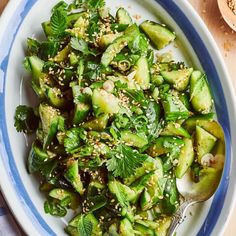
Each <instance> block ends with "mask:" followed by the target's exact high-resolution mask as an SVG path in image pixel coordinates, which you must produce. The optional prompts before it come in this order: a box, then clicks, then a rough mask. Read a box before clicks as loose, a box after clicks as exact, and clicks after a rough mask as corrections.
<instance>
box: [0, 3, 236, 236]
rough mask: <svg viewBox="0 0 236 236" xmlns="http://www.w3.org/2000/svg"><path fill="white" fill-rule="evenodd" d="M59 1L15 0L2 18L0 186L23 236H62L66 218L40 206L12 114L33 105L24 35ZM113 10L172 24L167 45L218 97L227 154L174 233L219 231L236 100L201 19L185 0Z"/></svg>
mask: <svg viewBox="0 0 236 236" xmlns="http://www.w3.org/2000/svg"><path fill="white" fill-rule="evenodd" d="M56 2H57V1H56V0H51V1H47V0H40V1H39V0H15V1H14V0H12V1H10V3H9V5H8V6H7V8H6V10H5V12H4V13H3V15H2V16H1V20H0V29H1V32H0V156H1V158H0V173H1V178H0V185H1V189H2V191H3V193H4V195H5V198H6V199H7V201H8V203H9V205H10V207H11V209H12V212H13V214H14V215H15V217H16V219H17V220H18V222H19V223H20V225H21V226H22V228H23V229H24V231H25V232H26V233H27V235H45V236H46V235H64V231H63V228H64V226H65V224H66V223H67V219H66V218H63V219H60V218H54V217H51V216H48V215H46V214H45V213H44V211H43V201H44V197H43V196H42V194H41V193H40V191H39V190H38V187H37V186H38V183H37V180H36V179H34V178H32V176H29V175H28V173H27V171H26V168H25V156H26V155H27V151H28V145H27V142H30V140H26V139H24V136H23V135H22V134H19V133H17V132H16V131H15V128H14V125H13V124H14V120H13V119H14V112H15V108H16V106H17V105H19V104H29V105H34V101H35V95H34V94H33V92H32V90H31V89H30V85H29V81H28V80H27V76H26V75H25V72H24V70H23V67H22V60H23V58H24V47H25V39H26V38H27V37H28V36H35V37H37V38H40V37H41V35H42V34H41V32H42V30H41V27H40V24H41V22H43V21H45V20H47V19H48V18H49V16H50V9H51V7H52V6H53V5H54V4H55V3H56ZM107 5H108V6H109V7H110V8H111V9H113V10H114V11H115V10H116V9H117V8H116V7H118V6H124V7H125V8H127V9H128V10H129V12H130V13H131V15H140V16H141V19H140V21H142V19H151V20H157V19H162V21H164V22H165V23H166V24H168V25H169V26H170V27H172V28H173V29H175V31H176V33H177V37H178V41H177V47H176V45H172V46H169V47H167V48H166V49H165V50H172V51H173V52H174V56H175V58H176V59H177V60H184V61H188V62H190V64H192V66H194V67H196V68H202V70H204V71H205V72H206V74H207V76H208V80H209V83H210V86H211V89H212V92H213V96H214V100H215V108H216V112H217V115H218V120H219V122H220V123H221V125H222V126H223V128H224V131H225V136H226V144H227V158H226V164H225V169H224V175H223V178H222V181H221V184H220V186H219V189H218V191H217V193H216V194H215V195H214V197H213V198H212V199H211V200H210V201H208V202H206V203H204V204H201V205H197V207H195V208H193V209H191V210H190V211H191V215H192V216H190V214H188V217H187V219H186V221H185V222H184V223H183V224H182V225H181V227H180V228H179V230H178V235H189V236H190V235H199V236H209V235H220V234H221V233H222V232H223V229H224V225H225V224H226V222H227V218H228V216H229V214H230V210H231V209H232V206H233V204H234V196H235V186H236V172H231V167H233V166H235V165H236V159H235V158H233V156H234V155H235V153H236V146H235V145H232V146H231V143H234V142H235V141H236V135H235V133H233V131H234V130H235V124H234V121H235V118H236V117H235V111H236V106H235V101H234V95H233V86H232V84H231V82H230V79H229V76H228V73H227V71H226V67H225V65H224V63H223V60H222V57H221V55H220V53H219V51H218V49H217V47H216V44H215V42H214V40H213V38H212V36H211V35H210V33H209V32H208V30H207V28H206V26H205V25H204V24H203V22H202V21H201V19H200V18H199V16H198V15H197V14H196V13H195V11H194V10H193V9H192V8H191V6H190V5H189V3H188V2H187V1H185V0H179V1H174V0H168V1H165V0H156V1H154V0H126V1H125V0H112V1H111V0H107Z"/></svg>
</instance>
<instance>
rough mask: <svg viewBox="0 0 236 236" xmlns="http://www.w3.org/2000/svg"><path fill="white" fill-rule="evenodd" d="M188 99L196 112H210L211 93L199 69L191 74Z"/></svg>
mask: <svg viewBox="0 0 236 236" xmlns="http://www.w3.org/2000/svg"><path fill="white" fill-rule="evenodd" d="M190 100H191V104H192V106H193V109H194V110H195V111H196V112H198V113H201V114H208V113H210V111H211V109H212V106H213V100H212V95H211V91H210V88H209V86H208V83H207V80H206V78H205V76H204V75H203V74H202V73H201V72H200V71H194V72H193V73H192V75H191V78H190Z"/></svg>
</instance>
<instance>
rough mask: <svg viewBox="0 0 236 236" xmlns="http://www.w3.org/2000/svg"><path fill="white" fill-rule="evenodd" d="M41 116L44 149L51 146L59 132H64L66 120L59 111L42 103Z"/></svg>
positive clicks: (40, 107)
mask: <svg viewBox="0 0 236 236" xmlns="http://www.w3.org/2000/svg"><path fill="white" fill-rule="evenodd" d="M39 116H40V119H41V121H42V128H43V133H44V144H43V147H44V148H45V147H47V146H48V145H50V144H51V142H52V141H53V139H54V137H55V136H56V134H57V132H58V131H63V130H64V118H63V117H62V116H61V115H60V112H59V110H57V109H55V108H53V107H52V106H49V105H47V104H46V103H41V104H40V105H39Z"/></svg>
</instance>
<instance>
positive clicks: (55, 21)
mask: <svg viewBox="0 0 236 236" xmlns="http://www.w3.org/2000/svg"><path fill="white" fill-rule="evenodd" d="M50 22H51V28H52V33H53V35H54V36H55V37H60V36H61V35H62V34H63V33H64V32H65V30H66V27H67V14H66V12H65V11H64V10H62V9H57V10H55V11H54V12H53V14H52V16H51V19H50Z"/></svg>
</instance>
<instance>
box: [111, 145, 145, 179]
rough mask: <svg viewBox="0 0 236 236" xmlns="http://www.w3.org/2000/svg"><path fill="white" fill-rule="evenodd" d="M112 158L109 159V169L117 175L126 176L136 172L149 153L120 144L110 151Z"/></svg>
mask: <svg viewBox="0 0 236 236" xmlns="http://www.w3.org/2000/svg"><path fill="white" fill-rule="evenodd" d="M109 156H110V159H109V160H108V161H107V169H108V170H109V171H111V172H112V173H113V175H114V176H115V177H118V176H119V177H122V178H126V177H128V176H130V175H131V174H133V173H134V171H135V169H137V168H138V167H140V166H141V165H142V163H143V162H144V161H145V160H146V159H147V155H144V154H140V153H139V152H138V151H137V150H134V149H132V148H130V147H128V146H125V145H122V144H120V145H119V146H118V147H117V148H116V149H115V150H112V151H111V152H110V153H109Z"/></svg>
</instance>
